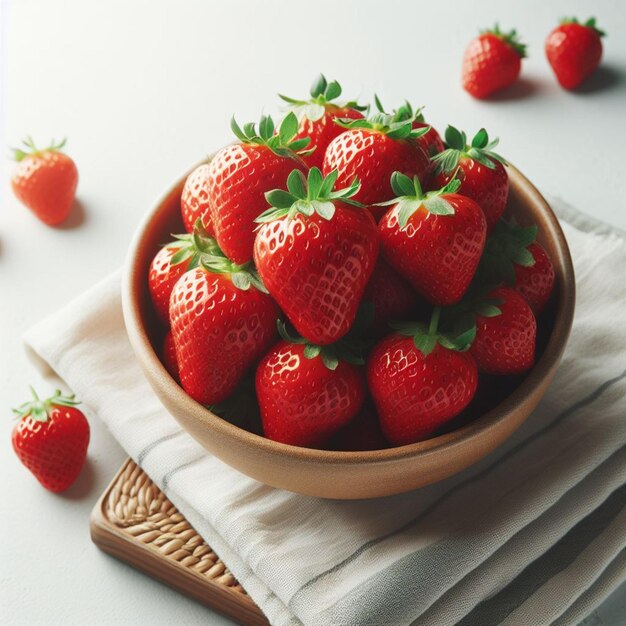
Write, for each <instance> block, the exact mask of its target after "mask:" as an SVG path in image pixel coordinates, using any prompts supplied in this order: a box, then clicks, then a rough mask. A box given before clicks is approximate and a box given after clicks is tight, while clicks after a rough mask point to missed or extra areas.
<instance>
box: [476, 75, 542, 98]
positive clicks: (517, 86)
mask: <svg viewBox="0 0 626 626" xmlns="http://www.w3.org/2000/svg"><path fill="white" fill-rule="evenodd" d="M540 90H541V82H540V81H538V80H536V79H531V78H525V77H523V76H522V77H521V78H520V79H519V80H516V81H515V82H514V83H513V84H512V85H511V86H510V87H506V88H505V89H503V90H502V91H498V92H496V93H494V94H492V95H491V96H489V98H487V99H486V100H487V102H507V101H512V100H524V99H525V98H530V97H531V96H534V95H535V94H536V93H537V92H538V91H540Z"/></svg>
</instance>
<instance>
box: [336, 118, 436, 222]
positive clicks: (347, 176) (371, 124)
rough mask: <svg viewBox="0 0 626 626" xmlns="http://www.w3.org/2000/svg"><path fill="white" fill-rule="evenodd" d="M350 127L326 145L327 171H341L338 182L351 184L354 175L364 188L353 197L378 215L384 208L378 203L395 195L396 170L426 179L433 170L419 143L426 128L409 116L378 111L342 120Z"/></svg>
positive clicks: (341, 184) (378, 217)
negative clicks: (398, 117) (393, 179)
mask: <svg viewBox="0 0 626 626" xmlns="http://www.w3.org/2000/svg"><path fill="white" fill-rule="evenodd" d="M339 123H340V124H342V125H343V127H344V128H347V129H348V130H347V131H346V132H345V133H342V134H341V135H339V136H338V137H337V138H336V139H334V140H333V141H332V142H331V143H330V144H329V146H328V148H327V149H326V156H325V157H324V175H328V174H330V172H332V171H333V170H335V169H336V170H337V171H338V177H337V184H338V185H339V186H340V187H345V186H347V185H349V184H350V183H351V182H352V181H353V180H354V178H358V179H359V180H360V181H361V189H360V191H359V192H358V193H357V194H356V195H355V196H354V199H355V200H356V201H358V202H361V203H362V204H365V205H368V206H369V207H370V210H371V211H372V213H373V215H374V217H375V218H376V219H380V217H382V214H383V210H382V209H380V208H379V207H377V206H372V205H375V204H377V203H379V202H384V201H385V200H389V199H390V198H391V197H392V196H393V192H392V190H391V187H390V186H389V178H390V176H391V174H392V173H393V172H395V171H399V172H402V173H403V174H406V175H407V176H411V177H413V176H417V177H418V178H419V179H420V181H424V182H425V181H426V179H427V177H428V175H429V173H430V162H429V160H428V156H427V154H426V153H425V152H424V150H423V149H422V148H421V146H420V145H419V144H418V143H417V138H418V137H420V136H421V135H423V134H424V129H423V128H422V129H419V130H414V129H413V127H412V123H411V121H410V120H402V121H396V120H395V117H394V116H393V115H387V114H384V113H379V114H376V115H374V116H373V117H372V118H371V119H370V120H353V121H347V122H345V123H344V122H341V121H340V122H339Z"/></svg>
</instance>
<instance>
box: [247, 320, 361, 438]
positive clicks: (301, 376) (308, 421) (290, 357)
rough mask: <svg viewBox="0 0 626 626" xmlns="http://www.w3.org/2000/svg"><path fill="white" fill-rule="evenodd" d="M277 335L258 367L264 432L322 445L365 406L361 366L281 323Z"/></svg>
mask: <svg viewBox="0 0 626 626" xmlns="http://www.w3.org/2000/svg"><path fill="white" fill-rule="evenodd" d="M281 335H282V336H283V340H282V341H279V342H278V343H277V344H276V345H275V346H274V347H273V348H272V349H271V350H270V351H269V352H268V353H267V354H266V355H265V356H264V357H263V359H262V360H261V362H260V363H259V366H258V368H257V372H256V392H257V399H258V401H259V407H260V409H261V418H262V421H263V432H264V434H265V436H266V437H268V438H269V439H273V440H274V441H280V442H282V443H288V444H291V445H294V446H303V447H320V446H322V445H324V444H325V443H326V441H328V439H330V437H332V436H333V435H334V434H335V433H336V432H337V431H338V430H339V429H340V428H341V427H342V426H345V425H346V424H347V423H348V422H349V421H350V420H351V419H353V418H354V417H355V415H356V414H357V413H358V412H359V410H360V408H361V406H362V405H363V401H364V398H365V380H364V375H363V371H362V367H360V366H358V365H356V364H355V363H354V361H355V359H354V358H353V357H351V356H348V355H347V354H346V353H345V351H342V350H341V346H324V347H321V346H316V345H314V344H311V343H309V342H307V341H306V340H305V339H300V338H293V337H290V336H289V335H288V334H287V333H286V331H285V329H284V327H281ZM346 358H347V359H349V360H346ZM350 361H353V362H350ZM357 362H358V361H357Z"/></svg>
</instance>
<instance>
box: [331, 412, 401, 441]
mask: <svg viewBox="0 0 626 626" xmlns="http://www.w3.org/2000/svg"><path fill="white" fill-rule="evenodd" d="M388 447H389V443H388V442H387V440H386V439H385V436H384V435H383V431H382V430H381V428H380V422H379V420H378V415H376V411H375V410H374V407H372V406H370V405H369V403H367V404H366V406H365V407H363V409H362V410H361V411H360V412H359V414H358V415H357V416H356V417H355V418H354V419H353V420H352V421H351V422H350V423H349V424H348V425H347V426H344V427H343V428H342V429H341V430H340V431H339V432H338V433H337V435H336V436H335V437H334V438H333V441H332V449H334V450H346V451H354V452H356V451H361V450H384V449H385V448H388Z"/></svg>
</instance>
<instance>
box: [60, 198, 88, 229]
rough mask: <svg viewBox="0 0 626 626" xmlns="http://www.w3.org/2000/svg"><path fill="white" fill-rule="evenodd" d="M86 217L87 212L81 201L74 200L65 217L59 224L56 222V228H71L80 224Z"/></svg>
mask: <svg viewBox="0 0 626 626" xmlns="http://www.w3.org/2000/svg"><path fill="white" fill-rule="evenodd" d="M86 219H87V213H86V211H85V207H84V206H83V203H82V202H81V201H80V200H74V204H73V205H72V209H71V211H70V214H69V215H68V217H67V219H66V220H65V221H64V222H62V223H61V224H58V225H57V226H56V228H58V229H59V230H73V229H75V228H79V227H80V226H82V225H83V224H84V223H85V220H86Z"/></svg>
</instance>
